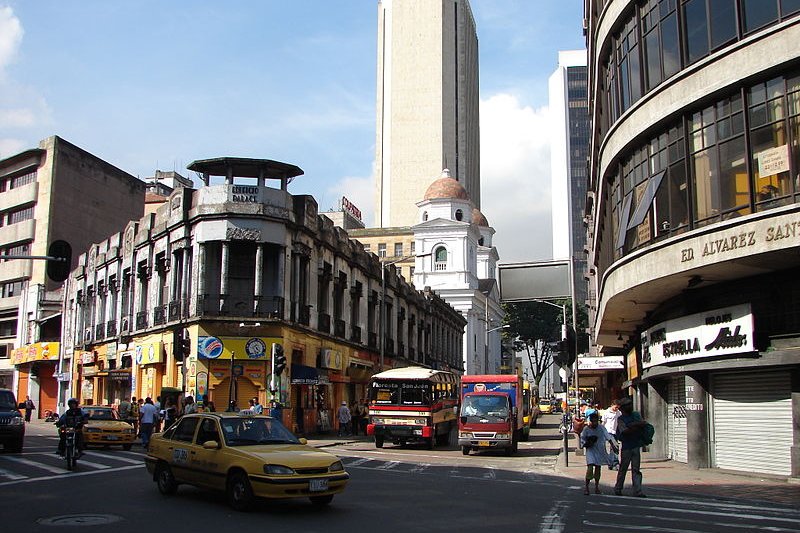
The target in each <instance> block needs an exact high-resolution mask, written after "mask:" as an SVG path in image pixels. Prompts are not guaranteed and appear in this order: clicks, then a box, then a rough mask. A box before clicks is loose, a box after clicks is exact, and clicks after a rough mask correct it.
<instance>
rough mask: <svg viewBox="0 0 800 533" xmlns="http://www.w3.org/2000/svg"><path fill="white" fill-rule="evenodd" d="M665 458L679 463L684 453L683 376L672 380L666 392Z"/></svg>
mask: <svg viewBox="0 0 800 533" xmlns="http://www.w3.org/2000/svg"><path fill="white" fill-rule="evenodd" d="M667 456H668V457H670V458H671V459H673V460H675V461H678V462H680V463H685V462H686V461H687V453H686V382H685V379H684V377H683V376H680V377H677V378H672V379H671V380H670V382H669V389H668V390H667Z"/></svg>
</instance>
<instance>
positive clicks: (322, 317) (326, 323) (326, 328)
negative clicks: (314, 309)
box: [317, 313, 331, 333]
mask: <svg viewBox="0 0 800 533" xmlns="http://www.w3.org/2000/svg"><path fill="white" fill-rule="evenodd" d="M317 329H318V330H320V331H321V332H322V333H330V332H331V315H329V314H328V313H320V314H319V323H318V325H317Z"/></svg>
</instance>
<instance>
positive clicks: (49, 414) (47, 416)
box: [44, 409, 58, 422]
mask: <svg viewBox="0 0 800 533" xmlns="http://www.w3.org/2000/svg"><path fill="white" fill-rule="evenodd" d="M57 420H58V413H57V412H56V411H51V410H50V409H45V410H44V421H45V422H55V421H57Z"/></svg>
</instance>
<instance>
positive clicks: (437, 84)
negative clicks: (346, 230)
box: [375, 0, 480, 228]
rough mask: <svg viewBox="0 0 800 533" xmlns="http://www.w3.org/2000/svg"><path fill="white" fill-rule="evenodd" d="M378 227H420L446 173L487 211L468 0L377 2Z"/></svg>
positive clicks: (475, 42) (475, 56) (474, 47)
mask: <svg viewBox="0 0 800 533" xmlns="http://www.w3.org/2000/svg"><path fill="white" fill-rule="evenodd" d="M377 70H378V90H377V100H378V102H377V103H378V105H377V139H376V157H375V162H376V163H375V184H376V189H375V194H376V202H375V206H376V209H375V215H376V220H375V226H376V227H381V228H386V227H403V226H411V225H413V224H414V223H415V222H416V215H417V208H416V202H417V201H419V199H420V198H422V196H423V195H424V194H425V190H426V189H427V188H428V186H429V185H430V184H431V183H432V182H433V180H434V179H436V177H437V176H438V175H439V173H440V172H441V170H442V169H443V168H448V169H450V173H451V175H452V176H453V177H455V178H456V179H458V180H459V181H460V182H461V183H462V184H463V186H464V188H465V189H466V190H467V192H468V193H469V196H470V198H471V199H472V201H473V203H474V204H475V205H476V206H477V207H480V129H479V95H478V37H477V33H476V30H475V21H474V19H473V17H472V10H471V8H470V5H469V2H468V0H428V1H425V2H419V1H418V0H382V1H381V2H379V4H378V69H377Z"/></svg>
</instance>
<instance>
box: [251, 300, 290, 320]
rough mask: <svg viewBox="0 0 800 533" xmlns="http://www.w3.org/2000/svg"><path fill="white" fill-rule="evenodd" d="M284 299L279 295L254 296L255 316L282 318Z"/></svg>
mask: <svg viewBox="0 0 800 533" xmlns="http://www.w3.org/2000/svg"><path fill="white" fill-rule="evenodd" d="M284 302H285V299H284V298H282V297H280V296H256V297H255V316H258V317H266V318H283V307H284Z"/></svg>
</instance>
